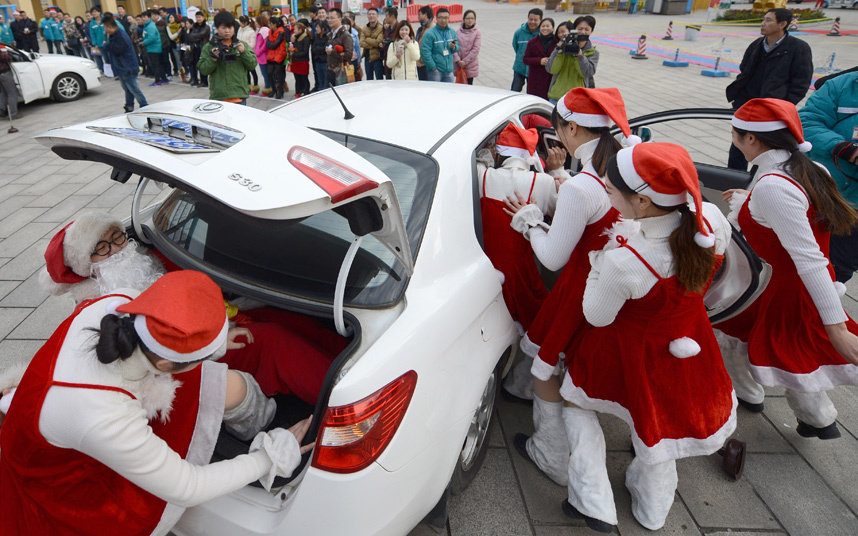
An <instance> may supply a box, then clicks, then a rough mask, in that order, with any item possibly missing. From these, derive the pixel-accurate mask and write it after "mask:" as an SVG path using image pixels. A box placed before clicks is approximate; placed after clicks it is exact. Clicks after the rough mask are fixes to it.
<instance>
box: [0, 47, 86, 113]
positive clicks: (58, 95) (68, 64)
mask: <svg viewBox="0 0 858 536" xmlns="http://www.w3.org/2000/svg"><path fill="white" fill-rule="evenodd" d="M6 47H7V49H8V51H9V53H10V54H11V55H12V72H13V73H14V74H15V83H16V84H17V86H18V100H19V101H21V102H24V103H28V102H32V101H34V100H38V99H47V98H52V99H54V100H55V101H59V102H69V101H73V100H77V99H79V98H80V96H81V95H83V92H84V91H87V90H90V89H95V88H97V87H100V86H101V82H100V81H99V80H98V75H99V73H98V66H97V65H96V64H95V62H94V61H92V60H88V59H86V58H80V57H78V56H66V55H62V54H39V53H33V52H25V51H23V50H18V49H17V48H15V47H13V46H11V45H6Z"/></svg>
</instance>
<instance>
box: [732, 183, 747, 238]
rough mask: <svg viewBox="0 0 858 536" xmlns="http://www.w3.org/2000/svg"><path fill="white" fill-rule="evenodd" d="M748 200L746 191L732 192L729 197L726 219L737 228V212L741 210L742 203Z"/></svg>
mask: <svg viewBox="0 0 858 536" xmlns="http://www.w3.org/2000/svg"><path fill="white" fill-rule="evenodd" d="M747 200H748V192H737V193H734V194H733V196H732V197H731V198H730V212H729V213H728V214H727V220H728V221H729V222H730V223H732V224H733V225H735V226H736V228H737V229H739V228H740V227H739V212H740V211H741V210H742V205H744V204H745V201H747Z"/></svg>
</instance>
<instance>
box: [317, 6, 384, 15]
mask: <svg viewBox="0 0 858 536" xmlns="http://www.w3.org/2000/svg"><path fill="white" fill-rule="evenodd" d="M307 11H309V12H310V13H316V12H317V11H319V6H317V5H315V4H313V5H312V6H310V7H309V8H308V9H307ZM376 11H377V10H376Z"/></svg>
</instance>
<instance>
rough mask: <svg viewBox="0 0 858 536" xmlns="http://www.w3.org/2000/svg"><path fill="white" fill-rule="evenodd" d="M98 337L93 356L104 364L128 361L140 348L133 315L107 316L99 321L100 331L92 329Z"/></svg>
mask: <svg viewBox="0 0 858 536" xmlns="http://www.w3.org/2000/svg"><path fill="white" fill-rule="evenodd" d="M93 331H94V332H95V333H96V334H97V336H98V341H97V342H96V343H95V355H96V356H97V357H98V360H99V361H100V362H101V363H104V364H110V363H113V362H114V361H116V360H117V359H128V358H129V357H130V356H131V354H132V353H134V350H135V349H136V348H137V347H138V346H141V345H142V343H141V342H140V337H138V336H137V331H135V330H134V315H131V316H123V317H119V316H116V315H113V314H107V315H105V316H104V318H102V319H101V325H100V329H93Z"/></svg>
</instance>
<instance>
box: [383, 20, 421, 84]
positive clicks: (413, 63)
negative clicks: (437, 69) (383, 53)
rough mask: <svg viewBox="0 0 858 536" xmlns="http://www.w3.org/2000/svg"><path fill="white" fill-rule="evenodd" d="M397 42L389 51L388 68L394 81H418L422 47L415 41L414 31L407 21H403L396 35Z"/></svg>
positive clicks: (397, 28) (391, 45) (392, 44)
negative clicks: (418, 66) (418, 62)
mask: <svg viewBox="0 0 858 536" xmlns="http://www.w3.org/2000/svg"><path fill="white" fill-rule="evenodd" d="M394 35H395V36H396V40H395V41H394V42H393V43H391V44H390V47H389V48H388V49H387V66H388V67H389V68H390V71H391V73H390V76H391V78H392V79H393V80H418V78H417V60H419V59H420V47H419V46H418V45H417V40H416V39H414V30H413V29H412V28H411V24H409V23H408V21H407V20H404V21H401V22H400V23H399V26H397V27H396V32H395V33H394Z"/></svg>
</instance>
